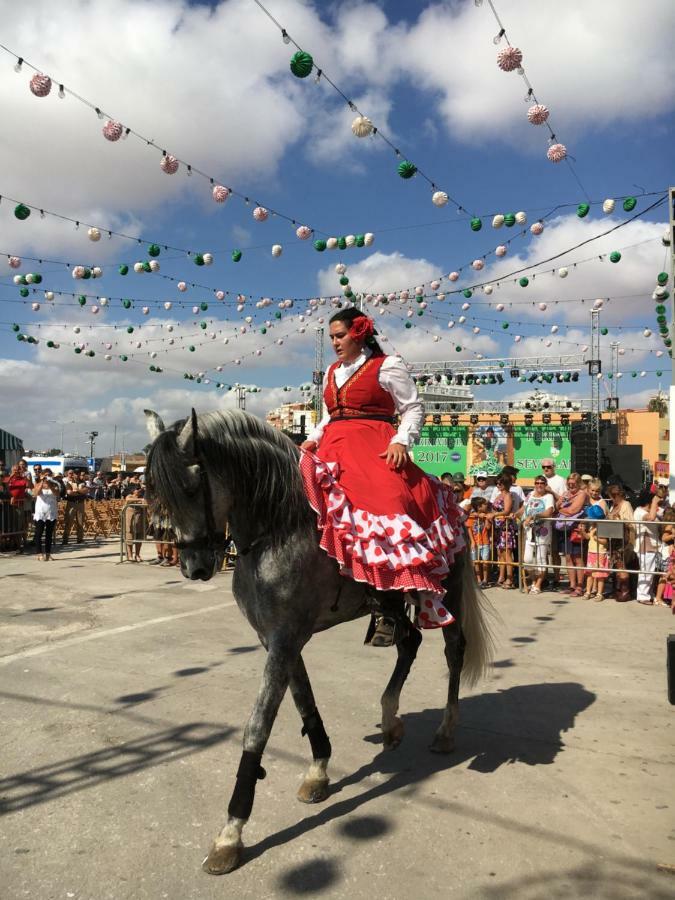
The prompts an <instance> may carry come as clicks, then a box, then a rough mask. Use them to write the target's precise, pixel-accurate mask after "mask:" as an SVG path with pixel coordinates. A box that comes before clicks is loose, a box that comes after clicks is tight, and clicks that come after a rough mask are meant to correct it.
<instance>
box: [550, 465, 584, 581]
mask: <svg viewBox="0 0 675 900" xmlns="http://www.w3.org/2000/svg"><path fill="white" fill-rule="evenodd" d="M587 499H588V498H587V494H586V491H585V490H583V482H582V481H581V477H580V476H579V474H578V473H577V472H572V473H571V474H570V475H568V476H567V488H566V490H565V492H564V493H563V494H562V496H561V497H560V499H559V500H558V502H557V510H558V521H557V522H556V530H557V531H558V551H559V553H560V557H561V560H562V559H563V558H564V559H565V562H566V564H567V576H568V578H569V581H570V586H569V588H567V589H566V590H565V591H563V593H565V594H570V595H571V596H572V597H582V596H583V593H584V589H583V584H584V571H583V569H582V566H583V533H582V530H581V528H580V526H579V524H578V522H577V519H579V518H582V517H583V511H584V507H585V506H586V501H587Z"/></svg>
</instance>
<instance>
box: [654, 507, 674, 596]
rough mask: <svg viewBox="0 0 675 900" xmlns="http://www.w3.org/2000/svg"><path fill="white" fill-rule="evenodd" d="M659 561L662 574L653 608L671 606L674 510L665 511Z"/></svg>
mask: <svg viewBox="0 0 675 900" xmlns="http://www.w3.org/2000/svg"><path fill="white" fill-rule="evenodd" d="M660 556H661V561H662V565H663V571H662V574H661V575H660V576H659V580H658V584H657V585H656V597H655V599H654V605H655V606H671V607H672V606H673V589H674V587H675V510H674V509H666V510H665V511H664V513H663V525H662V526H661V552H660Z"/></svg>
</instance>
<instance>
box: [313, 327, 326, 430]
mask: <svg viewBox="0 0 675 900" xmlns="http://www.w3.org/2000/svg"><path fill="white" fill-rule="evenodd" d="M323 340H324V329H323V328H321V327H319V328H317V329H316V334H315V335H314V372H313V373H312V384H313V385H314V397H313V400H312V408H313V409H314V415H315V416H316V419H315V421H316V422H320V421H321V410H322V408H323V375H324V371H323V365H324V363H323Z"/></svg>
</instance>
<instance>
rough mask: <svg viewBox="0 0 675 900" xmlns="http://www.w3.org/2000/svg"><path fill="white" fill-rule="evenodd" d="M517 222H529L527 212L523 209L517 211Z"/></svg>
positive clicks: (520, 223)
mask: <svg viewBox="0 0 675 900" xmlns="http://www.w3.org/2000/svg"><path fill="white" fill-rule="evenodd" d="M516 223H517V224H518V225H525V224H526V223H527V214H526V213H524V212H523V211H522V210H521V211H520V212H517V213H516Z"/></svg>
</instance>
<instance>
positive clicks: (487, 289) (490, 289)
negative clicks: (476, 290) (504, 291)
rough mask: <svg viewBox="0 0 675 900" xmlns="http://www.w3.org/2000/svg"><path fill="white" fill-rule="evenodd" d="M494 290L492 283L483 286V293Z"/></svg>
mask: <svg viewBox="0 0 675 900" xmlns="http://www.w3.org/2000/svg"><path fill="white" fill-rule="evenodd" d="M493 290H494V288H493V287H492V285H491V284H486V285H485V287H484V288H483V293H484V294H488V295H489V294H491V293H492V292H493Z"/></svg>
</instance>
